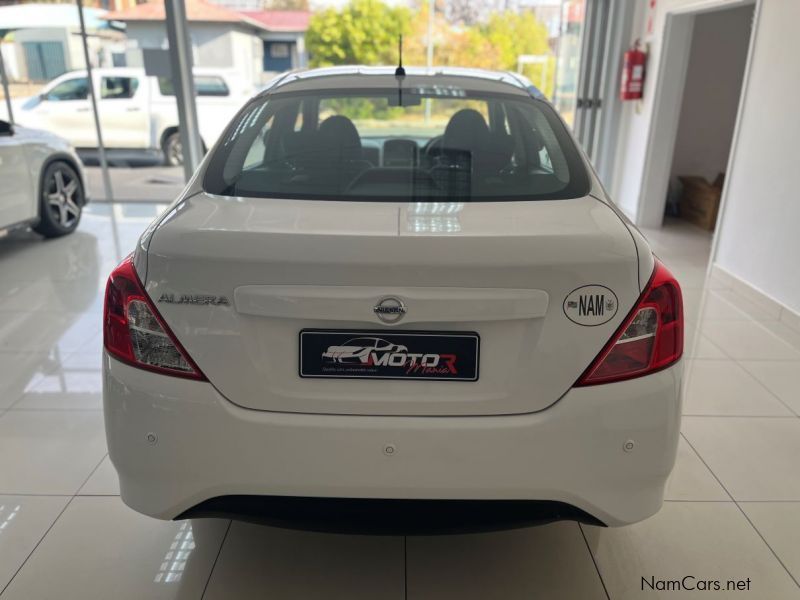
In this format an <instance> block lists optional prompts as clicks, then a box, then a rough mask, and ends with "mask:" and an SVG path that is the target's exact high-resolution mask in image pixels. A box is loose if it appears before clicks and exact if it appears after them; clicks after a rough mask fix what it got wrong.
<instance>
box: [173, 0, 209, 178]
mask: <svg viewBox="0 0 800 600" xmlns="http://www.w3.org/2000/svg"><path fill="white" fill-rule="evenodd" d="M164 7H165V8H166V13H167V15H166V16H167V39H168V40H169V56H170V61H171V66H172V83H173V86H174V88H175V101H176V102H177V103H178V131H179V132H180V136H181V146H182V149H183V173H184V176H185V178H186V181H189V179H190V178H191V177H192V175H193V174H194V172H195V170H196V169H197V167H198V166H199V165H200V160H201V159H202V158H203V144H202V142H201V141H200V132H199V129H198V125H197V103H196V102H195V91H194V77H193V76H192V40H191V38H190V36H189V27H188V25H187V23H186V5H185V4H184V0H165V2H164Z"/></svg>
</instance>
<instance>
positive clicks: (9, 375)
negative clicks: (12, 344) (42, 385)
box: [0, 352, 57, 410]
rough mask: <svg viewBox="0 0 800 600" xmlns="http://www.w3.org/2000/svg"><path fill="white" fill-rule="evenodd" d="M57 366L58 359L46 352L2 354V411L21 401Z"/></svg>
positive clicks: (0, 398) (0, 376)
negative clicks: (27, 392)
mask: <svg viewBox="0 0 800 600" xmlns="http://www.w3.org/2000/svg"><path fill="white" fill-rule="evenodd" d="M56 365H57V359H55V358H53V357H52V356H51V355H50V354H48V353H46V352H34V353H23V352H0V410H2V409H4V408H8V407H9V406H11V405H12V404H14V403H15V402H16V401H17V400H19V398H20V397H21V396H22V394H24V393H25V392H26V391H27V390H29V389H30V388H31V386H32V385H36V384H37V383H38V382H39V379H40V377H41V376H42V375H43V374H44V373H47V372H50V371H52V370H53V369H54V368H55V367H56Z"/></svg>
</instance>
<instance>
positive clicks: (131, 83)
mask: <svg viewBox="0 0 800 600" xmlns="http://www.w3.org/2000/svg"><path fill="white" fill-rule="evenodd" d="M137 89H139V80H138V79H136V78H135V77H103V79H102V80H101V83H100V98H102V99H103V100H124V99H128V98H133V96H134V95H135V94H136V90H137Z"/></svg>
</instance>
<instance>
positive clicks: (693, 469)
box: [664, 437, 731, 501]
mask: <svg viewBox="0 0 800 600" xmlns="http://www.w3.org/2000/svg"><path fill="white" fill-rule="evenodd" d="M664 498H665V499H666V500H718V501H726V500H728V501H730V500H731V497H730V496H728V494H727V492H726V491H725V490H724V489H723V487H722V486H721V485H720V484H719V482H718V481H717V480H716V479H715V478H714V475H713V474H712V473H711V471H709V470H708V467H706V466H705V465H704V464H703V461H702V460H700V457H699V456H697V453H696V452H695V451H694V450H692V447H691V446H690V445H689V443H688V442H687V441H686V440H685V439H684V438H683V437H681V438H679V440H678V456H677V459H676V461H675V468H674V469H673V470H672V475H670V477H669V480H668V481H667V487H666V490H665V491H664Z"/></svg>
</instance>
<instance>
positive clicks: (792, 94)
mask: <svg viewBox="0 0 800 600" xmlns="http://www.w3.org/2000/svg"><path fill="white" fill-rule="evenodd" d="M798 23H800V2H797V1H794V0H793V1H787V0H778V1H775V0H765V1H764V2H763V3H762V7H761V11H760V15H759V18H758V24H757V27H758V28H757V30H756V31H755V35H756V38H755V46H754V49H753V57H752V61H751V65H750V74H749V78H748V82H747V89H746V92H745V97H744V100H743V108H742V117H741V122H740V125H739V127H740V129H739V134H738V139H737V140H736V148H735V149H734V155H733V163H732V165H731V170H730V174H729V176H728V181H727V193H726V198H725V200H724V206H723V216H722V221H721V223H720V225H719V227H718V230H719V234H718V235H719V239H718V241H717V255H716V263H717V264H718V265H719V266H721V267H722V268H723V269H725V270H726V271H728V272H730V273H732V274H733V275H735V276H737V277H738V278H740V279H742V280H744V281H745V282H747V283H749V284H750V285H752V286H754V287H756V288H758V289H760V290H761V291H762V292H764V293H765V294H767V295H768V296H770V297H772V298H773V299H774V300H777V301H778V302H780V303H781V304H783V305H784V306H786V307H788V308H789V309H791V310H792V311H794V312H796V313H800V267H798V262H799V261H800V193H799V192H798V189H799V188H800V185H799V184H798V165H800V116H798V112H797V98H798V97H800V76H799V75H798V73H799V71H798V66H797V57H798V56H800V34H799V33H798Z"/></svg>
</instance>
